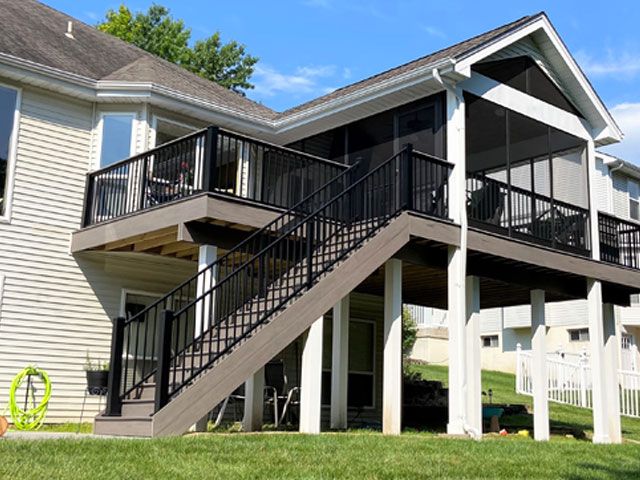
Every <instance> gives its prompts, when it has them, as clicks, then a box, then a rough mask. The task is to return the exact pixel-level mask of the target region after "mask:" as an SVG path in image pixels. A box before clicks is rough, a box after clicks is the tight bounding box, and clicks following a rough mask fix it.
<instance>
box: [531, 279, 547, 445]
mask: <svg viewBox="0 0 640 480" xmlns="http://www.w3.org/2000/svg"><path fill="white" fill-rule="evenodd" d="M544 304H545V294H544V290H531V350H532V355H533V358H532V359H531V367H532V368H531V370H532V372H531V376H532V377H533V378H532V384H533V385H532V387H533V438H535V439H536V440H540V441H544V440H549V398H548V379H547V376H548V375H547V340H546V337H547V331H546V329H547V327H546V323H545V316H544Z"/></svg>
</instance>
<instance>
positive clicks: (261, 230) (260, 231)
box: [126, 163, 358, 324]
mask: <svg viewBox="0 0 640 480" xmlns="http://www.w3.org/2000/svg"><path fill="white" fill-rule="evenodd" d="M357 166H358V163H354V164H353V165H351V166H350V167H349V168H348V169H347V170H344V171H343V172H341V173H340V174H339V175H337V176H336V177H334V178H332V179H331V180H329V181H328V182H326V183H325V184H324V185H322V186H321V187H319V188H318V189H316V190H315V191H314V192H312V193H310V194H309V195H307V196H306V197H305V198H303V199H302V200H300V201H299V202H298V203H297V204H296V205H294V206H293V207H291V208H290V209H288V210H287V211H285V212H283V213H282V214H281V215H279V216H278V217H276V218H275V219H274V220H272V221H271V222H269V223H267V224H266V225H265V226H264V227H262V228H259V229H257V230H256V231H254V232H253V233H252V234H251V235H249V236H248V237H247V238H245V239H244V240H242V241H241V242H240V243H238V244H237V245H236V246H235V247H233V248H232V249H230V250H229V251H228V252H227V253H225V254H224V255H222V256H221V257H219V258H218V259H217V260H216V261H215V262H213V263H211V264H210V265H208V266H207V267H206V268H205V269H203V270H200V271H199V272H198V273H196V274H195V275H193V276H192V277H190V278H188V279H187V280H185V281H183V282H182V283H181V284H179V285H178V286H176V287H175V288H174V289H173V290H171V291H169V292H168V293H166V294H165V295H164V296H163V297H162V298H160V299H158V300H156V301H155V302H153V303H151V304H150V305H149V306H147V307H146V308H145V309H144V310H142V311H140V312H139V313H137V314H136V315H134V316H132V317H130V318H129V319H127V321H126V323H127V324H128V323H132V322H134V321H136V320H137V319H138V317H140V318H142V317H143V316H144V315H145V314H146V312H148V311H150V310H152V309H153V308H155V307H157V306H158V305H160V304H161V303H162V302H164V301H165V299H166V298H168V297H170V296H171V295H173V294H175V293H177V292H178V291H179V290H181V289H182V288H184V287H185V286H187V285H188V284H189V283H190V282H193V280H194V279H196V278H197V277H198V276H200V275H204V274H205V273H206V272H207V271H210V270H211V269H212V268H215V266H216V265H220V264H222V263H223V262H224V261H226V260H227V259H228V258H229V257H230V256H231V255H234V254H235V253H236V252H237V251H238V250H240V249H241V248H242V247H244V246H246V245H247V244H249V242H251V241H252V240H253V239H255V238H256V237H257V236H258V235H261V234H263V233H264V232H268V231H269V229H270V228H271V227H273V226H274V225H276V224H277V223H278V222H279V221H280V220H282V218H284V217H285V216H287V215H291V214H293V213H295V212H296V210H298V209H299V208H300V206H302V205H303V204H304V203H306V202H308V201H309V200H311V198H312V197H313V196H315V195H317V194H318V193H320V192H321V191H322V190H324V189H326V188H327V187H328V186H329V185H331V184H333V183H334V182H336V181H337V180H338V179H340V178H342V177H344V176H346V175H347V174H349V173H351V172H352V171H353V169H355V168H357ZM272 243H273V242H272ZM269 245H271V244H269ZM265 248H268V247H265ZM253 258H255V255H254V256H253ZM247 262H249V261H247ZM247 262H245V263H247ZM243 265H244V263H243ZM227 277H228V276H227ZM227 277H225V278H223V279H220V280H219V282H217V284H221V283H222V282H224V280H225V279H226V278H227ZM205 293H207V292H205ZM199 299H200V297H198V298H197V299H194V301H196V300H199ZM191 303H192V302H189V304H191ZM181 310H182V309H181Z"/></svg>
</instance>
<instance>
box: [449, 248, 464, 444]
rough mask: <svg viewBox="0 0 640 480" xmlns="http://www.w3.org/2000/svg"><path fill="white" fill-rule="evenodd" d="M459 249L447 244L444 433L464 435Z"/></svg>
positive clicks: (461, 303) (462, 292)
mask: <svg viewBox="0 0 640 480" xmlns="http://www.w3.org/2000/svg"><path fill="white" fill-rule="evenodd" d="M462 264H463V259H462V252H461V250H460V249H459V248H457V247H449V264H448V270H447V276H448V283H447V292H448V294H447V298H448V311H447V319H448V322H449V422H448V424H447V433H448V434H450V435H463V434H464V433H465V430H464V420H465V415H466V413H465V395H464V383H465V381H464V373H465V368H466V364H465V353H466V350H465V343H466V342H465V334H464V333H465V322H466V318H465V317H466V314H465V304H466V301H465V289H466V287H465V276H464V270H463V265H462Z"/></svg>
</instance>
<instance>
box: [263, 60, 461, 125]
mask: <svg viewBox="0 0 640 480" xmlns="http://www.w3.org/2000/svg"><path fill="white" fill-rule="evenodd" d="M454 66H455V61H454V60H453V59H451V58H447V59H444V60H441V61H438V62H434V63H432V64H429V65H425V66H423V67H421V68H418V69H415V70H411V71H409V72H407V73H405V74H402V75H398V76H394V77H391V78H389V79H388V80H387V81H384V82H381V83H378V84H375V85H372V86H371V87H368V88H363V89H358V90H355V91H354V92H352V93H351V94H348V95H344V96H341V97H338V98H336V99H335V100H331V101H329V102H326V103H322V104H320V105H318V106H316V107H311V108H309V109H305V110H302V111H301V112H298V113H294V114H291V115H287V116H286V117H284V118H283V119H281V120H276V121H275V122H274V123H273V126H274V128H275V129H276V131H277V133H281V132H286V131H288V130H291V129H294V128H299V127H301V126H303V125H304V124H307V123H310V122H314V121H317V120H320V119H322V118H324V117H327V116H329V115H334V114H336V113H340V112H342V111H344V110H348V109H350V108H353V107H357V106H359V105H362V104H363V103H368V102H371V101H373V100H376V99H378V98H380V97H384V96H386V95H389V94H392V93H394V92H397V91H398V90H402V89H404V88H408V87H412V86H415V85H418V84H420V83H424V82H426V81H428V80H431V79H433V73H432V72H433V69H434V68H435V69H438V70H439V71H440V72H441V75H446V74H447V73H449V72H452V71H453V70H454Z"/></svg>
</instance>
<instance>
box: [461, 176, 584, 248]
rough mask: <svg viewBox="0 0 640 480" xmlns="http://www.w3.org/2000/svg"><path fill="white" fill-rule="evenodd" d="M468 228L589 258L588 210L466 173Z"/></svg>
mask: <svg viewBox="0 0 640 480" xmlns="http://www.w3.org/2000/svg"><path fill="white" fill-rule="evenodd" d="M467 215H468V219H469V225H472V226H475V227H478V228H482V229H487V230H492V231H495V232H497V233H500V234H505V235H508V236H510V237H513V238H519V239H522V240H526V241H530V242H533V243H537V244H540V245H545V246H549V247H552V248H556V249H560V250H565V251H570V252H573V253H576V254H579V255H588V254H589V252H590V243H589V210H587V209H585V208H581V207H578V206H575V205H571V204H569V203H566V202H561V201H559V200H557V199H553V198H550V197H547V196H545V195H541V194H539V193H533V192H531V191H529V190H526V189H523V188H519V187H516V186H514V185H509V184H508V183H505V182H501V181H499V180H495V179H493V178H489V177H487V176H485V175H478V174H471V173H468V174H467Z"/></svg>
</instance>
